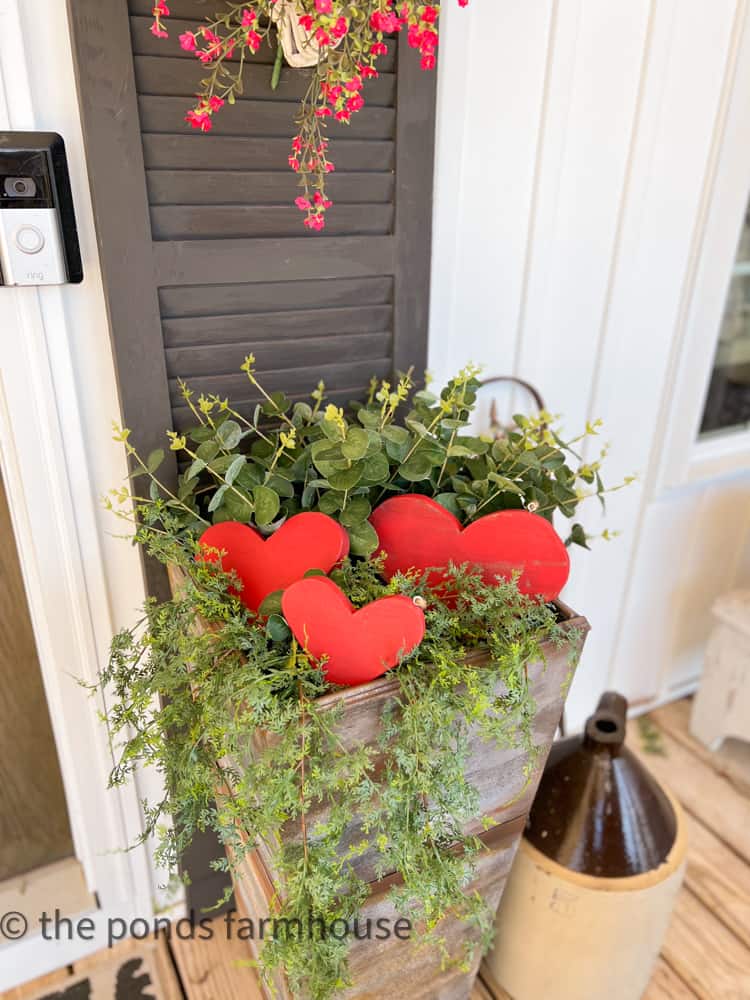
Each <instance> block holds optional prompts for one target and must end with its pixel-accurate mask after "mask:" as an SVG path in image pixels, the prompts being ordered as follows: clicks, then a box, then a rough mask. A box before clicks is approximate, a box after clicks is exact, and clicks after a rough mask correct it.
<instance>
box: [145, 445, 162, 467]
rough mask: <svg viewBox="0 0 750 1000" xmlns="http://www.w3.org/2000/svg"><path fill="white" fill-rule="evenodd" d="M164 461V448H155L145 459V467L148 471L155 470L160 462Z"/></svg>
mask: <svg viewBox="0 0 750 1000" xmlns="http://www.w3.org/2000/svg"><path fill="white" fill-rule="evenodd" d="M163 461H164V449H163V448H155V449H154V450H153V451H152V452H151V454H150V455H149V456H148V459H147V460H146V468H147V469H148V471H149V472H156V470H157V469H158V468H159V466H160V465H161V463H162V462H163Z"/></svg>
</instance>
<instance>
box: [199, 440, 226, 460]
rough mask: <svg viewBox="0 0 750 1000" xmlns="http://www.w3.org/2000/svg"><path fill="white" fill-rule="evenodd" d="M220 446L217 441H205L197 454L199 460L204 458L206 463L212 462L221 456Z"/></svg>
mask: <svg viewBox="0 0 750 1000" xmlns="http://www.w3.org/2000/svg"><path fill="white" fill-rule="evenodd" d="M219 450H220V449H219V446H218V444H217V443H216V442H215V441H204V442H203V444H202V445H200V446H199V447H198V448H197V450H196V452H195V454H196V455H197V456H198V458H202V459H203V461H204V462H206V463H208V462H212V461H213V460H214V459H215V458H216V456H217V455H218V454H219Z"/></svg>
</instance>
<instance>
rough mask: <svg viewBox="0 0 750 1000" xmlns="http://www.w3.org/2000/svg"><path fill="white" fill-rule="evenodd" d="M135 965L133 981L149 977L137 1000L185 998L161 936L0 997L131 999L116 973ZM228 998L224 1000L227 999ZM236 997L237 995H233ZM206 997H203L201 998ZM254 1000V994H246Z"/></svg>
mask: <svg viewBox="0 0 750 1000" xmlns="http://www.w3.org/2000/svg"><path fill="white" fill-rule="evenodd" d="M131 961H135V962H136V963H137V965H136V967H135V969H134V970H133V973H132V974H133V976H134V978H135V980H136V981H138V979H140V977H141V976H148V978H149V980H150V983H143V984H142V985H143V989H142V990H138V991H137V995H138V996H143V997H153V998H154V1000H184V994H183V992H182V990H181V988H180V984H179V981H178V979H177V976H176V975H175V971H174V966H173V965H172V959H171V957H170V953H169V948H168V946H167V941H166V938H165V937H164V935H161V934H160V935H159V936H158V937H157V938H156V940H154V939H153V938H151V939H148V940H143V941H136V940H133V939H132V938H131V939H128V940H126V941H121V942H119V943H118V944H115V945H114V946H113V947H112V948H105V949H103V950H102V951H97V952H95V953H94V954H93V955H89V956H87V957H86V958H82V959H79V961H77V962H75V963H74V964H73V965H71V966H67V967H66V968H63V969H58V970H56V971H55V972H51V973H49V974H48V975H46V976H41V977H40V978H38V979H34V980H32V981H31V982H29V983H26V984H25V985H23V986H19V987H16V988H15V989H12V990H9V991H8V992H6V993H4V994H3V1000H60V998H63V997H65V998H66V1000H67V998H70V1000H84V998H85V1000H88V998H90V997H91V998H94V1000H99V998H102V1000H104V998H108V997H115V996H117V997H119V996H122V997H123V998H124V997H125V996H126V991H129V992H127V996H128V997H131V996H132V997H133V1000H135V994H133V992H132V986H128V985H126V986H123V985H122V984H120V983H118V971H119V970H120V969H121V968H122V966H123V965H125V964H126V963H128V962H131ZM232 995H233V994H227V1000H228V998H229V996H232ZM236 995H239V994H236ZM204 996H205V994H204ZM247 996H248V998H249V1000H254V997H253V994H252V993H249V994H247Z"/></svg>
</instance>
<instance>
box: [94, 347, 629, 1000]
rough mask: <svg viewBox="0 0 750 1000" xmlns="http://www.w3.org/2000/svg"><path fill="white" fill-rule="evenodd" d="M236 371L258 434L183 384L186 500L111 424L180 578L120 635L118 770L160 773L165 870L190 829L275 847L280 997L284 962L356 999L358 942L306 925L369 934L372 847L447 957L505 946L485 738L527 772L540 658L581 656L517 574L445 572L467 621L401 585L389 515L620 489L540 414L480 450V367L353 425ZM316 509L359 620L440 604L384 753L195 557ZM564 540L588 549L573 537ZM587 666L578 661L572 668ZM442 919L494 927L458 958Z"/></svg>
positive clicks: (539, 502)
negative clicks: (484, 779) (485, 848)
mask: <svg viewBox="0 0 750 1000" xmlns="http://www.w3.org/2000/svg"><path fill="white" fill-rule="evenodd" d="M243 370H244V371H245V373H246V375H247V377H248V379H249V381H250V383H251V386H252V390H253V391H254V392H255V393H256V394H257V395H259V396H260V397H261V398H262V400H263V401H262V402H261V403H260V404H258V406H257V407H256V409H255V412H254V414H253V415H252V419H248V418H247V417H246V416H243V415H242V414H241V413H240V412H239V411H237V410H235V409H233V408H232V406H231V405H230V403H229V402H228V400H222V399H219V398H218V397H216V396H200V397H199V398H198V399H197V400H194V398H193V393H192V392H191V390H190V389H189V387H187V386H185V385H183V386H182V393H183V398H184V401H185V404H186V406H187V407H189V408H190V409H191V410H192V413H193V415H194V418H195V425H194V426H193V427H192V428H191V429H189V430H187V431H185V432H184V433H181V434H177V433H174V432H170V433H169V435H168V437H169V441H170V447H171V449H172V450H173V451H175V452H177V453H178V455H177V457H178V458H179V459H180V461H181V467H182V470H183V471H182V472H181V474H180V476H179V480H178V482H177V485H174V484H173V482H172V481H171V480H170V477H169V474H166V475H162V474H161V473H160V469H161V468H162V464H163V462H164V460H165V453H164V452H163V451H162V450H157V451H155V452H153V453H152V454H151V455H149V456H148V457H147V458H145V459H144V458H141V457H140V455H139V454H138V452H137V451H136V449H135V448H134V446H133V445H132V444H131V442H130V440H129V431H127V430H122V429H119V428H118V429H117V439H118V440H120V441H122V442H123V443H124V445H125V447H126V449H127V452H128V455H129V457H130V461H131V469H132V472H131V478H132V480H133V481H134V482H135V483H136V484H137V483H139V482H142V481H145V482H147V483H148V488H147V489H145V490H142V491H141V490H136V491H135V492H133V491H131V488H130V487H124V488H122V489H119V490H115V491H113V492H112V494H111V495H110V497H109V498H108V499H107V501H106V503H107V506H108V507H109V508H110V509H112V510H114V511H116V512H117V513H118V514H119V515H120V516H121V517H124V518H126V519H128V520H132V521H134V523H135V525H136V530H135V535H134V538H135V540H136V541H137V542H140V543H141V544H142V545H144V546H145V548H146V549H147V550H148V552H149V553H150V554H151V555H152V556H154V557H155V558H156V559H158V560H159V561H161V562H162V563H163V564H165V565H168V566H171V567H173V568H176V569H177V570H178V571H179V574H180V577H181V580H182V584H181V587H180V589H179V591H178V593H176V594H175V595H174V596H173V598H172V599H171V600H169V601H165V602H162V603H158V602H156V601H153V600H150V601H148V602H147V604H146V607H145V611H144V617H143V619H142V621H140V622H139V623H138V624H137V625H136V626H135V627H134V628H132V629H125V630H123V631H122V632H120V633H119V634H118V635H117V636H115V638H114V640H113V643H112V650H111V657H110V661H109V664H108V666H107V668H106V670H104V671H103V673H102V678H101V682H102V686H103V688H104V689H105V691H106V697H105V704H106V705H107V711H106V716H105V720H106V723H107V725H108V727H109V732H110V737H111V741H112V746H113V752H114V753H115V755H116V760H117V763H116V765H115V767H114V769H113V771H112V775H111V783H112V784H113V785H120V784H122V783H123V782H125V781H127V780H128V779H129V778H130V777H131V775H132V773H133V772H134V770H135V769H136V768H138V767H141V766H146V767H153V768H156V769H157V770H158V771H159V772H160V773H161V775H162V776H163V778H164V788H165V794H164V797H163V799H162V800H161V801H160V802H156V803H146V804H145V805H144V808H145V815H146V818H147V825H146V829H145V831H144V833H143V840H146V839H147V838H150V837H151V836H154V837H155V838H156V839H157V842H158V852H157V858H158V860H159V862H160V863H161V864H162V865H164V866H165V867H166V868H167V869H168V870H170V871H175V870H176V869H177V865H178V861H179V860H180V859H181V857H182V855H183V853H184V850H185V848H186V847H187V846H188V844H189V843H190V841H191V839H192V838H193V836H194V835H195V833H196V831H200V830H206V829H212V830H214V831H215V832H216V833H217V834H218V836H219V839H220V840H221V842H222V843H223V844H224V846H225V847H226V849H227V855H226V857H224V856H222V857H220V858H217V859H216V860H215V862H214V864H215V867H216V868H217V869H226V868H231V869H232V871H233V872H234V873H235V874H236V875H238V874H239V873H240V870H241V869H242V866H243V860H244V859H245V857H246V855H247V854H248V852H249V851H251V850H253V849H255V847H256V845H261V849H262V850H265V851H266V854H267V857H269V858H272V859H273V864H274V866H275V869H276V884H275V889H276V897H275V903H274V906H275V908H276V912H275V914H274V915H275V917H276V918H277V921H278V926H279V927H280V928H281V929H282V931H283V932H282V933H274V934H273V935H272V936H271V937H270V938H268V939H267V940H266V942H265V944H264V947H263V952H262V956H261V969H262V973H263V975H264V976H266V977H267V978H268V979H269V981H270V977H271V975H272V973H273V972H274V970H277V969H279V968H283V970H284V972H285V974H286V975H287V977H288V979H289V982H290V984H291V987H292V990H293V992H294V993H295V995H298V996H304V997H309V998H310V1000H328V998H330V997H332V996H334V995H335V994H336V993H337V992H338V991H339V990H341V989H342V988H344V987H345V986H346V984H347V983H348V972H347V950H348V944H349V942H348V941H347V940H346V939H345V938H344V939H340V938H336V937H335V936H332V935H330V934H320V933H319V934H313V935H312V936H311V935H310V934H309V933H303V932H301V931H302V929H306V928H309V927H310V924H311V922H313V923H315V922H316V921H317V922H320V921H322V923H323V924H324V925H326V926H329V925H330V923H331V922H332V921H333V920H339V921H340V920H345V921H347V922H348V923H349V924H351V923H352V921H355V920H356V918H357V915H358V914H359V913H360V909H361V905H362V902H363V900H364V899H365V897H366V893H367V889H366V886H365V884H364V882H363V881H362V878H361V874H358V870H357V863H358V859H360V858H361V857H362V856H363V855H365V854H366V855H367V859H368V864H369V865H370V868H371V870H372V871H373V873H374V874H375V875H376V876H380V875H383V874H386V873H392V872H397V873H398V874H399V875H400V877H401V883H400V884H399V885H398V887H397V888H394V889H392V890H391V895H392V900H393V902H394V904H395V906H396V907H397V909H398V910H399V912H401V913H402V914H404V915H405V916H406V917H408V919H409V920H410V921H411V923H412V925H413V926H414V928H415V934H416V936H418V938H419V940H420V942H424V941H429V942H430V943H431V944H432V946H433V947H437V948H440V949H442V950H443V958H444V960H445V961H446V962H457V963H459V964H466V963H469V962H470V960H471V957H472V955H471V947H482V946H484V945H486V944H487V943H488V941H489V935H490V932H491V927H492V920H491V914H490V913H488V911H487V909H486V906H485V904H484V902H483V901H482V900H481V899H480V898H479V897H478V896H477V895H476V894H472V893H471V892H469V891H467V886H468V885H469V883H470V882H471V879H472V876H473V874H474V872H475V866H476V861H477V858H478V854H479V851H480V848H481V842H480V840H479V839H478V836H477V832H480V831H481V829H482V824H483V819H484V818H483V817H482V816H481V815H480V806H479V796H478V792H477V790H476V789H475V788H474V787H472V785H471V784H470V783H469V782H468V781H467V779H466V773H465V772H466V763H467V759H468V754H469V734H470V733H472V734H478V735H479V736H480V737H481V738H482V739H483V740H485V741H487V743H488V744H494V745H497V746H500V747H509V748H515V749H518V750H522V751H524V752H525V756H526V760H527V767H528V769H529V773H530V772H531V770H532V769H533V767H534V763H535V760H536V755H537V748H536V747H535V745H534V740H533V736H532V721H533V719H534V713H535V705H534V702H533V697H532V694H531V690H530V686H529V682H528V677H527V668H528V664H529V663H530V662H533V661H537V660H540V659H543V644H547V643H552V644H566V645H567V646H568V648H570V650H571V651H573V650H575V648H576V645H577V644H576V642H575V636H573V635H571V632H570V631H569V630H568V631H566V630H565V629H564V628H563V627H562V626H561V625H560V624H559V623H558V620H557V615H556V612H555V610H554V609H553V608H551V607H548V606H545V605H543V604H540V603H538V602H537V601H535V600H533V599H530V598H527V597H524V596H522V595H521V594H519V592H518V589H517V587H516V584H515V581H505V582H503V581H500V582H498V584H497V585H495V586H488V585H487V584H485V583H484V582H483V581H482V579H481V577H479V576H475V575H473V574H472V573H471V572H470V570H469V569H467V568H466V567H451V568H450V570H449V574H450V576H451V577H452V583H451V586H450V588H449V589H450V590H451V591H453V592H455V594H456V595H457V596H456V601H455V606H453V605H451V606H450V607H448V606H447V605H446V604H445V603H443V602H442V601H441V600H440V599H439V596H438V595H437V594H434V593H431V592H430V590H429V588H428V586H427V583H426V578H419V577H417V576H406V577H403V576H397V577H394V578H393V579H392V580H391V581H390V582H389V583H386V582H384V579H383V577H382V574H381V568H382V566H381V563H380V562H379V561H378V559H377V558H375V557H374V555H373V553H374V551H375V549H376V545H377V538H376V536H375V532H374V530H373V528H372V527H371V525H370V524H369V521H368V517H369V515H370V513H371V511H372V509H373V508H374V507H375V506H376V505H377V504H378V503H380V502H382V501H383V500H384V499H386V498H387V497H389V496H392V495H394V494H397V493H400V492H418V493H423V494H425V495H428V496H432V497H434V498H435V499H436V500H437V501H438V502H440V503H441V504H442V505H443V506H445V507H446V508H447V509H448V510H450V511H452V512H453V513H454V514H455V515H456V516H457V517H459V519H460V520H461V522H462V523H464V524H466V523H469V522H471V521H472V520H473V519H475V518H478V517H481V516H483V515H484V514H488V513H491V512H493V511H496V510H502V509H505V508H509V507H510V508H513V507H515V508H526V509H529V510H537V511H538V513H540V514H541V515H543V516H545V517H548V518H551V517H552V515H553V513H554V512H555V511H558V512H560V513H561V514H562V515H564V516H566V517H573V516H574V514H575V512H576V510H577V507H578V504H579V502H580V501H581V500H582V499H583V498H584V496H586V495H596V496H598V497H599V498H600V499H601V498H602V496H603V494H604V493H605V489H604V486H603V485H602V482H601V479H600V476H599V467H600V461H601V459H600V460H597V461H594V462H590V463H586V462H584V461H583V459H581V458H580V457H579V456H578V455H577V454H576V452H575V450H574V446H575V445H576V443H577V442H576V441H568V442H565V441H563V439H562V438H561V437H560V435H559V433H558V432H557V431H556V430H555V429H554V428H553V426H552V418H551V417H550V415H549V414H546V413H543V414H540V415H539V416H538V417H536V418H524V417H522V416H519V417H516V418H515V421H516V427H515V429H512V430H510V431H509V432H508V433H506V434H505V436H503V437H501V438H500V439H492V438H489V437H483V436H476V435H473V434H471V433H470V432H469V426H470V421H471V415H472V410H473V408H474V406H475V404H476V398H477V391H478V388H479V381H478V371H477V370H476V369H475V368H473V367H468V368H466V369H464V370H463V371H462V372H460V373H459V374H458V375H457V376H456V378H454V379H453V380H451V382H450V383H449V384H448V385H447V386H446V388H445V389H443V391H442V392H441V393H440V394H439V395H433V394H432V393H430V392H428V391H426V390H422V391H417V392H414V391H413V386H412V382H411V378H410V376H408V375H407V376H404V377H403V378H401V379H400V381H399V382H398V384H397V385H396V386H395V388H393V387H392V386H391V385H390V384H389V383H388V382H381V383H377V382H373V384H372V385H371V388H370V393H369V397H368V399H367V401H366V402H364V403H359V404H353V405H352V406H351V407H350V409H349V410H348V411H347V412H346V413H345V412H344V411H343V410H342V409H339V408H337V407H335V406H333V405H330V404H328V405H326V403H325V392H324V386H323V385H322V383H321V384H320V385H319V386H318V388H317V389H316V390H315V391H314V392H313V393H312V395H311V399H310V402H309V403H303V402H296V403H294V404H292V403H290V401H289V400H287V399H286V398H285V397H284V396H283V395H282V394H280V393H274V394H269V393H267V392H266V391H265V390H264V389H263V387H262V386H261V385H260V383H259V382H258V380H257V379H256V375H255V369H254V359H253V358H252V356H249V357H248V358H247V359H246V361H245V365H244V366H243ZM596 432H597V428H596V426H591V427H588V428H587V429H586V433H585V434H584V435H582V437H586V436H588V435H592V434H595V433H596ZM577 440H580V439H577ZM618 488H619V487H618ZM304 510H317V511H321V512H323V513H326V514H329V515H331V516H333V517H335V518H337V519H338V520H339V522H340V523H341V524H342V525H343V526H344V527H345V528H346V530H347V531H348V533H349V537H350V540H351V556H350V558H349V559H347V560H346V561H345V562H344V563H343V565H341V566H340V567H339V568H337V569H335V570H334V571H333V572H332V574H331V576H332V578H333V579H334V580H335V581H336V582H337V583H338V585H339V586H340V587H341V588H342V590H343V591H344V592H345V593H346V595H347V596H348V597H349V599H350V600H351V601H352V603H353V604H354V605H355V606H356V607H361V606H363V605H364V604H367V603H369V602H371V601H373V600H377V599H378V598H380V597H382V596H385V595H388V594H394V593H403V594H406V595H408V596H412V597H417V596H418V597H421V598H423V599H424V600H425V601H426V608H427V610H426V612H425V617H426V635H425V638H424V641H423V642H422V644H421V645H420V646H419V647H418V648H417V649H416V650H414V652H413V653H411V654H410V655H409V656H408V657H406V658H405V659H404V660H402V662H401V663H400V664H399V665H398V666H397V667H396V668H394V670H393V671H392V672H391V674H390V676H392V677H393V678H394V679H395V680H396V682H397V683H396V685H395V687H394V694H393V697H392V698H391V699H390V700H389V701H388V702H387V704H386V706H385V708H384V710H383V714H382V717H381V719H380V724H379V728H378V735H377V738H376V739H375V741H374V742H371V743H370V744H366V743H364V744H363V743H361V742H360V743H357V742H353V741H351V740H350V739H348V738H346V737H345V736H344V735H343V730H342V729H341V727H340V726H339V722H340V716H341V711H342V708H341V701H340V700H337V699H334V702H336V703H337V704H332V703H331V699H325V700H323V701H321V698H322V696H324V695H326V694H329V693H331V690H332V689H331V686H330V685H329V684H328V683H327V682H326V680H325V678H324V674H323V672H322V670H321V667H320V664H317V663H315V662H313V661H312V660H311V659H310V658H309V657H308V656H307V654H306V653H305V651H304V650H303V649H300V648H299V646H298V645H297V643H296V642H295V640H294V639H293V637H292V635H291V631H290V629H289V627H288V626H287V624H286V622H285V621H284V618H283V616H282V615H281V607H280V602H279V600H278V595H271V597H269V598H268V599H267V600H266V601H265V602H264V605H263V606H262V608H261V611H262V614H257V615H256V614H254V613H252V612H250V611H248V610H247V609H246V608H245V607H244V606H243V605H242V604H241V602H240V601H239V600H238V599H237V597H236V596H235V595H236V590H235V589H233V588H232V584H234V585H235V586H236V585H237V581H236V580H234V581H233V580H232V579H230V578H229V577H227V576H226V575H225V574H224V573H223V572H222V571H221V569H220V568H219V567H218V566H217V565H215V564H213V563H205V562H202V561H201V560H196V559H195V556H196V553H197V550H198V538H199V536H200V534H201V533H202V531H203V530H204V529H205V528H206V527H207V525H208V524H210V523H216V522H218V521H223V520H237V521H241V522H246V523H249V524H252V525H254V526H256V527H257V528H258V529H259V530H260V531H261V532H263V533H265V534H269V533H270V532H271V531H273V530H275V528H276V527H278V526H279V524H280V523H282V521H283V519H284V518H286V517H288V516H290V515H293V514H295V513H297V512H299V511H304ZM569 541H570V542H574V543H578V544H582V545H586V544H587V538H586V535H585V533H584V531H583V528H582V527H581V526H580V525H578V524H574V525H573V528H572V530H571V534H570V539H569ZM573 666H574V656H573V653H572V652H571V675H572V670H573ZM376 762H377V766H376ZM488 822H489V821H488ZM467 829H470V830H471V831H472V832H471V833H467V832H466V831H467ZM188 874H189V873H188ZM448 915H451V916H453V917H459V918H461V919H463V920H465V921H467V922H468V923H469V924H472V925H474V926H475V927H476V928H479V930H480V931H481V933H480V934H479V935H469V936H468V937H467V940H471V941H474V942H476V941H477V940H478V941H479V943H478V944H474V945H473V946H472V945H467V948H468V951H465V952H463V953H461V954H457V955H456V954H448V951H447V950H446V946H445V942H444V941H443V938H442V936H441V923H442V921H443V920H444V918H445V917H446V916H448ZM275 926H276V925H275ZM315 926H318V924H315ZM284 929H285V930H284Z"/></svg>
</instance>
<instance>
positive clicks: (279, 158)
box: [143, 132, 396, 173]
mask: <svg viewBox="0 0 750 1000" xmlns="http://www.w3.org/2000/svg"><path fill="white" fill-rule="evenodd" d="M395 148H396V144H395V142H394V141H393V140H392V139H382V140H372V139H370V140H359V139H351V138H347V137H346V136H343V137H341V138H337V139H336V168H337V170H343V171H346V170H376V171H380V170H393V168H394V164H395ZM288 155H289V139H288V137H287V138H276V139H273V138H260V139H259V138H252V137H246V136H220V135H212V136H211V137H210V140H209V141H206V136H205V135H202V134H197V133H195V132H188V133H185V134H182V135H178V134H173V135H166V134H158V133H152V134H151V135H144V136H143V156H144V161H145V165H146V167H147V168H148V169H149V170H152V169H160V170H164V169H196V170H212V171H217V172H218V173H221V172H222V171H225V170H276V171H278V170H279V168H282V169H283V167H284V165H285V163H286V158H287V156H288Z"/></svg>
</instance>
